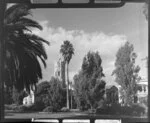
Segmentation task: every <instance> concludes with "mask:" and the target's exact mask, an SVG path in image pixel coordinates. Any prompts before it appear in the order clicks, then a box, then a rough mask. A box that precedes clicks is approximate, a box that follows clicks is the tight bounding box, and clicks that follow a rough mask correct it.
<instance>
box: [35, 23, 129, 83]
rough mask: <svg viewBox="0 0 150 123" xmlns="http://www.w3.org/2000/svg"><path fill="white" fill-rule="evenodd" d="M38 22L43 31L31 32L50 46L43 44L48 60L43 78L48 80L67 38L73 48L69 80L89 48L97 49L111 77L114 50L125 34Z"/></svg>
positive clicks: (124, 39)
mask: <svg viewBox="0 0 150 123" xmlns="http://www.w3.org/2000/svg"><path fill="white" fill-rule="evenodd" d="M40 24H41V25H42V26H43V31H38V30H33V33H35V34H37V35H39V36H41V37H43V38H45V39H46V40H48V41H49V42H50V46H45V47H46V52H47V54H48V60H47V69H45V70H44V69H43V79H44V80H50V77H51V76H53V73H54V71H53V69H54V61H57V60H58V58H59V50H60V46H61V44H62V43H63V41H64V40H69V41H70V42H71V43H72V44H73V46H74V49H75V55H74V56H73V57H72V60H71V62H70V67H69V70H70V80H72V79H73V76H74V74H76V73H77V72H78V71H79V69H80V67H81V64H82V59H83V57H84V56H85V54H87V52H88V51H89V50H90V51H99V53H100V55H101V57H102V60H103V64H102V65H103V69H104V72H105V74H106V75H107V76H106V77H108V78H111V72H112V70H113V68H114V66H113V64H114V61H115V55H116V52H117V50H118V48H119V47H120V46H121V45H123V44H124V43H125V41H126V36H124V35H117V34H116V35H115V34H112V35H107V34H105V33H103V32H92V33H87V32H85V31H84V30H66V29H65V28H63V27H58V28H54V27H51V26H50V25H49V22H48V21H42V22H40ZM108 81H109V79H108Z"/></svg>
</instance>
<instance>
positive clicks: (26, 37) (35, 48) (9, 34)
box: [4, 4, 49, 91]
mask: <svg viewBox="0 0 150 123" xmlns="http://www.w3.org/2000/svg"><path fill="white" fill-rule="evenodd" d="M30 14H31V12H30V7H29V6H28V5H27V4H15V5H13V6H11V7H9V8H7V9H6V11H5V17H4V28H5V31H4V34H5V35H4V41H5V43H6V50H5V66H4V69H5V75H7V77H5V84H6V85H7V86H12V85H13V86H15V87H16V89H18V90H23V89H24V88H26V90H28V91H29V90H30V88H31V85H35V84H36V83H37V82H38V80H39V79H41V78H42V70H41V66H40V61H41V62H42V63H43V64H44V67H46V62H45V60H46V59H47V54H46V52H45V49H44V46H43V43H46V44H49V42H48V41H46V40H44V39H42V38H41V37H39V36H37V35H34V34H33V33H32V29H33V28H37V29H40V30H42V26H41V25H39V24H38V23H37V22H36V21H34V20H32V19H30V18H29V17H27V16H28V15H30ZM39 60H40V61H39Z"/></svg>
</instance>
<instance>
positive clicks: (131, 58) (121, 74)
mask: <svg viewBox="0 0 150 123" xmlns="http://www.w3.org/2000/svg"><path fill="white" fill-rule="evenodd" d="M136 57H137V55H136V53H135V52H134V47H133V45H132V44H130V43H129V42H126V43H125V45H124V46H122V47H120V49H119V50H118V52H117V54H116V62H115V70H114V71H113V73H112V74H115V76H116V82H117V83H118V84H119V85H121V94H122V99H123V101H124V104H125V105H131V104H132V102H133V98H134V96H135V94H136V93H137V90H138V86H137V82H138V81H139V80H140V77H139V76H138V73H139V71H140V67H139V66H136V65H135V59H136Z"/></svg>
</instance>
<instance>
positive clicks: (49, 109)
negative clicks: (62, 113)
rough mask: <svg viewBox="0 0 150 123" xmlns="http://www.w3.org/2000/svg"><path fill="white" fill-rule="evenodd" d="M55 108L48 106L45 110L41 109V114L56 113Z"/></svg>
mask: <svg viewBox="0 0 150 123" xmlns="http://www.w3.org/2000/svg"><path fill="white" fill-rule="evenodd" d="M56 111H57V110H56V108H54V107H53V106H48V107H46V108H45V109H43V112H56Z"/></svg>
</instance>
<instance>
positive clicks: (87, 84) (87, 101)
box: [74, 52, 105, 109]
mask: <svg viewBox="0 0 150 123" xmlns="http://www.w3.org/2000/svg"><path fill="white" fill-rule="evenodd" d="M101 63H102V60H101V57H100V55H99V53H98V52H96V53H95V52H88V54H87V55H86V56H85V57H84V59H83V63H82V69H81V71H80V72H79V73H78V74H77V75H75V76H74V89H75V100H76V102H77V105H78V107H79V108H82V109H88V108H89V107H90V108H91V109H96V108H97V107H99V105H101V104H100V102H101V100H103V96H104V93H105V81H104V80H102V77H104V74H103V69H102V66H101Z"/></svg>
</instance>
